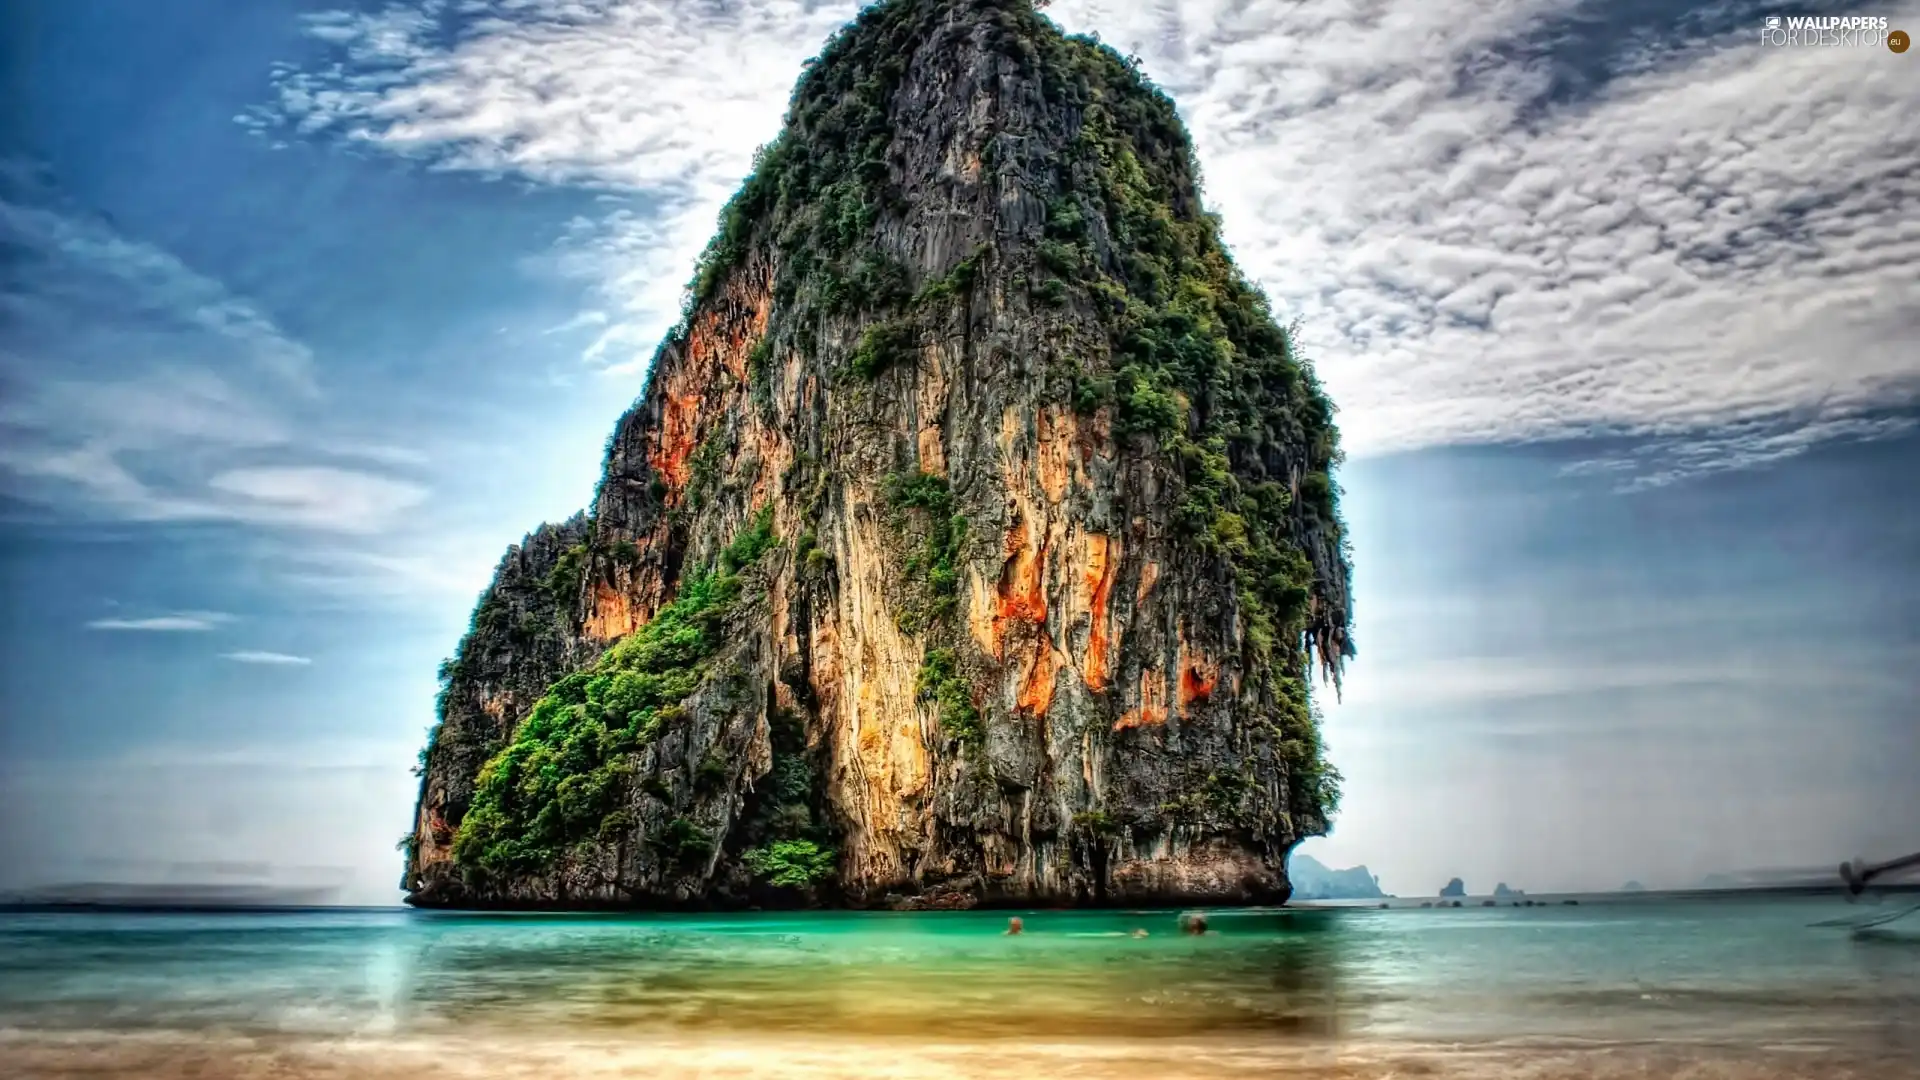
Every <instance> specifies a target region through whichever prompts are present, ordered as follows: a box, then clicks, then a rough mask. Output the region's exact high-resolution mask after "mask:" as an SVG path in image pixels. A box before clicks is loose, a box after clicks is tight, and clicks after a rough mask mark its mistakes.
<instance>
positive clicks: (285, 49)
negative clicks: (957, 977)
mask: <svg viewBox="0 0 1920 1080" xmlns="http://www.w3.org/2000/svg"><path fill="white" fill-rule="evenodd" d="M852 10H853V7H852V5H850V4H848V3H843V2H842V3H807V2H800V0H741V2H737V3H732V4H725V5H722V4H714V3H700V2H692V0H681V2H660V3H639V2H632V0H569V2H567V3H561V2H559V0H461V2H441V0H426V2H419V3H411V4H407V3H402V4H392V5H388V4H379V5H371V4H369V5H360V6H351V5H350V6H347V7H344V8H342V7H340V6H337V5H331V4H302V3H284V2H253V3H238V2H232V3H215V2H212V0H184V2H180V3H173V4H167V5H154V4H144V3H136V2H133V0H103V2H101V3H96V4H87V5H66V4H45V5H37V6H34V7H33V9H32V10H26V9H24V8H21V7H18V6H16V7H14V8H9V9H8V11H9V14H8V15H7V16H6V18H8V20H9V21H10V22H11V23H13V24H14V25H9V26H8V27H7V28H6V30H7V32H6V33H5V34H4V35H0V36H4V38H5V40H6V42H7V45H6V48H7V49H8V50H9V52H8V54H7V60H6V65H7V69H8V70H7V72H6V79H7V87H8V97H9V101H8V106H9V109H10V113H9V122H8V123H7V124H5V125H0V253H4V255H3V256H0V286H3V289H0V304H4V308H0V439H4V442H0V589H4V591H5V597H6V600H7V603H6V606H5V612H6V615H5V617H6V622H5V624H4V638H3V639H0V671H4V674H0V887H5V886H12V885H20V884H31V883H47V882H52V881H60V880H73V879H75V878H101V877H108V878H113V877H118V878H129V877H153V876H158V875H164V874H167V873H175V874H180V875H186V876H202V877H204V876H206V875H207V874H209V873H212V872H214V871H215V870H221V867H217V866H214V865H213V864H232V865H229V866H226V867H225V870H234V871H237V869H242V868H244V869H247V870H248V871H249V872H264V873H268V874H271V875H275V876H278V877H282V878H313V877H320V878H324V879H325V880H328V881H334V882H338V883H340V884H341V885H342V886H343V892H342V894H341V895H342V896H343V897H344V898H347V899H353V900H360V901H368V902H386V901H390V900H393V899H395V898H396V895H397V894H396V893H395V892H394V890H393V888H392V885H393V882H394V880H395V878H396V877H397V863H396V861H395V858H396V857H395V856H394V854H393V852H392V844H393V841H394V839H395V838H397V837H398V835H399V834H400V833H401V832H402V831H403V830H404V828H405V826H406V822H407V816H408V810H409V804H410V800H411V797H412V792H413V781H412V778H411V777H410V776H409V775H408V773H407V769H408V767H409V766H410V765H411V763H412V759H413V754H414V751H415V750H416V749H417V747H418V745H419V742H420V739H421V737H422V733H423V732H424V730H425V728H426V726H427V725H428V724H429V723H430V721H431V719H432V717H431V701H432V694H433V670H434V667H435V665H436V663H437V662H438V660H439V659H440V658H441V657H442V656H444V655H446V654H447V653H448V652H449V651H450V650H451V648H452V646H453V644H454V642H455V640H456V638H457V636H458V633H459V631H460V629H461V627H462V626H463V625H464V623H465V619H466V615H467V612H468V610H469V609H470V608H471V605H472V603H473V600H474V598H475V596H476V594H477V592H478V591H479V589H480V588H481V587H482V586H483V585H484V584H485V581H486V578H487V576H488V574H489V572H490V570H491V567H492V565H493V563H494V561H495V560H496V559H497V558H498V556H499V554H500V552H501V551H502V550H503V549H504V548H505V546H506V545H507V544H509V543H511V542H513V541H514V540H516V539H517V538H519V537H520V536H521V535H522V534H523V533H525V532H526V531H527V530H528V529H530V528H531V527H532V526H533V525H534V524H536V523H537V522H539V521H540V520H542V519H553V518H559V517H562V516H565V515H567V514H569V513H571V512H572V511H574V510H575V509H578V508H579V507H580V506H582V505H583V504H584V503H585V501H586V499H587V498H588V496H589V494H590V493H591V490H592V487H593V482H594V479H595V476H594V472H595V469H596V467H597V464H598V458H599V451H600V446H601V443H602V441H603V439H604V438H605V435H606V432H607V431H608V430H609V429H610V427H611V424H612V421H613V419H614V417H615V416H616V415H618V413H619V412H620V411H621V410H622V409H623V408H625V406H626V405H627V404H628V402H629V401H630V400H631V399H632V398H633V396H634V395H635V394H637V393H638V391H639V389H640V387H641V385H642V383H643V379H644V374H645V369H644V365H645V359H646V357H648V356H650V355H651V353H652V350H653V345H654V343H655V341H656V340H657V339H658V337H659V335H660V333H661V331H662V330H663V329H664V328H665V326H666V325H667V323H668V321H669V320H670V319H671V317H672V314H673V312H674V310H675V309H676V307H677V305H678V299H679V289H680V286H681V284H682V283H683V282H684V281H685V279H686V277H687V275H688V270H689V269H690V267H691V265H692V259H693V255H694V253H695V252H696V251H697V250H698V247H699V246H700V244H701V243H703V242H704V240H705V238H706V235H707V233H708V231H709V230H710V228H711V225H712V222H713V220H714V214H715V212H716V211H717V209H718V206H719V204H720V202H721V200H723V199H724V198H725V196H726V194H727V193H728V192H729V191H730V190H731V189H732V188H733V187H734V186H735V185H736V184H737V183H738V181H739V179H740V177H741V176H742V175H743V174H744V172H745V169H746V167H747V162H748V160H749V157H750V155H751V152H752V149H753V147H754V146H755V145H756V144H757V143H759V142H761V141H764V140H765V139H766V138H768V137H770V136H771V135H772V134H773V133H774V132H775V131H776V130H777V127H778V123H779V115H780V109H781V106H782V104H783V102H784V98H785V94H786V91H787V88H788V86H789V85H790V84H791V81H792V79H793V77H794V75H795V74H796V73H797V71H798V68H799V64H800V62H801V61H802V60H803V59H804V58H805V57H806V56H808V55H810V54H811V53H812V52H813V51H814V50H815V49H816V48H817V46H818V44H819V42H820V41H821V40H823V39H824V37H825V36H826V34H827V33H828V32H830V30H831V29H832V28H833V27H834V26H836V25H838V24H839V23H840V22H841V21H843V20H844V19H845V18H846V17H847V16H848V15H849V14H850V13H851V11H852ZM1049 10H1050V14H1052V15H1053V16H1054V17H1055V18H1056V19H1058V20H1059V21H1061V22H1062V23H1063V24H1064V25H1066V26H1068V27H1069V28H1071V29H1097V30H1098V31H1099V32H1100V33H1101V34H1102V36H1103V37H1104V38H1105V39H1106V40H1108V41H1111V42H1114V43H1116V44H1118V45H1120V46H1121V47H1122V48H1125V49H1127V50H1129V51H1133V52H1136V53H1138V54H1139V55H1140V56H1141V57H1142V58H1143V61H1144V62H1145V65H1146V68H1147V70H1148V71H1149V73H1151V74H1152V75H1153V76H1154V77H1155V78H1157V79H1158V80H1160V81H1161V82H1162V83H1163V84H1164V85H1166V86H1168V87H1169V88H1170V89H1171V90H1172V91H1173V92H1174V94H1175V95H1176V98H1177V100H1178V101H1179V103H1180V105H1181V108H1182V111H1183V113H1184V114H1185V115H1186V116H1187V118H1188V122H1189V125H1190V126H1191V127H1192V128H1193V131H1194V134H1195V138H1196V141H1197V143H1198V145H1199V148H1200V153H1201V160H1202V165H1203V167H1204V168H1205V170H1206V174H1207V180H1208V190H1209V194H1210V198H1211V200H1212V202H1213V203H1214V205H1215V206H1216V208H1218V209H1220V210H1221V211H1222V212H1223V213H1224V214H1225V215H1226V220H1227V234H1228V237H1229V239H1230V241H1231V242H1232V243H1233V244H1234V246H1235V249H1236V253H1237V255H1238V257H1239V259H1240V261H1241V263H1242V265H1243V266H1244V267H1245V268H1246V269H1247V270H1248V272H1249V273H1250V274H1252V275H1253V276H1254V277H1255V278H1256V279H1258V280H1259V281H1260V282H1261V283H1262V284H1263V285H1264V286H1265V287H1266V288H1267V289H1268V290H1269V292H1270V293H1271V295H1272V296H1273V297H1274V299H1275V303H1276V307H1277V308H1278V309H1279V310H1280V311H1282V312H1283V313H1285V314H1287V315H1289V316H1293V315H1297V316H1298V317H1299V318H1300V319H1301V320H1302V333H1303V335H1304V338H1305V340H1306V342H1307V343H1308V345H1309V347H1310V349H1311V350H1312V352H1313V353H1314V355H1315V356H1316V357H1318V360H1319V364H1320V370H1321V372H1322V375H1323V378H1324V379H1325V381H1326V383H1327V385H1328V386H1329V388H1330V390H1331V391H1332V393H1333V395H1334V397H1335V399H1336V401H1337V402H1338V404H1339V407H1340V409H1341V421H1342V426H1343V429H1344V430H1345V432H1346V435H1347V441H1348V446H1349V449H1350V453H1351V460H1350V462H1349V464H1348V465H1347V466H1346V468H1345V469H1344V471H1343V473H1342V476H1341V479H1342V482H1343V484H1344V485H1345V487H1346V489H1347V507H1348V514H1349V517H1350V521H1351V525H1352V528H1353V534H1354V543H1355V555H1356V562H1357V564H1358V578H1359V580H1358V613H1359V625H1358V640H1359V643H1360V648H1361V655H1360V658H1359V660H1358V661H1357V662H1356V663H1355V664H1354V665H1353V667H1352V669H1351V670H1350V673H1349V677H1348V680H1347V685H1346V693H1345V700H1344V701H1342V702H1340V703H1338V704H1337V705H1336V704H1332V703H1329V707H1328V710H1327V711H1328V717H1329V739H1330V742H1331V744H1332V748H1333V754H1334V758H1335V761H1336V763H1337V764H1338V765H1339V766H1340V767H1341V768H1342V770H1343V771H1344V772H1345V773H1346V775H1347V777H1348V785H1347V791H1348V796H1347V809H1346V810H1345V812H1344V813H1343V815H1342V817H1341V819H1340V821H1339V823H1338V825H1337V827H1336V830H1335V833H1334V835H1333V836H1332V837H1331V838H1329V839H1327V840H1324V841H1315V842H1314V843H1313V846H1312V847H1311V848H1310V849H1309V850H1313V851H1314V852H1315V853H1316V854H1317V855H1318V856H1319V857H1321V858H1322V859H1323V860H1324V861H1327V862H1330V863H1333V864H1336V865H1346V864H1349V863H1352V862H1360V861H1364V862H1367V863H1368V864H1369V865H1371V866H1372V867H1373V868H1374V869H1375V871H1376V872H1378V873H1380V875H1381V877H1382V880H1383V884H1384V885H1385V886H1386V887H1387V888H1388V889H1389V890H1392V891H1398V892H1402V893H1408V894H1412V893H1418V892H1426V891H1431V890H1432V889H1434V888H1436V887H1437V886H1438V885H1439V884H1440V883H1441V882H1443V881H1444V880H1445V878H1446V877H1449V876H1452V875H1454V874H1460V875H1463V876H1465V877H1466V878H1467V880H1468V884H1469V886H1477V887H1481V888H1490V887H1491V885H1492V884H1493V881H1494V880H1497V879H1500V880H1507V881H1510V882H1511V883H1513V884H1514V885H1516V886H1521V887H1527V888H1533V889H1548V888H1580V887H1601V888H1605V887H1611V886H1612V885H1616V884H1618V883H1619V882H1620V881H1622V880H1625V879H1626V878H1629V877H1633V878H1638V879H1640V880H1642V881H1645V882H1647V883H1648V884H1654V885H1658V884H1687V883H1691V882H1692V881H1694V880H1696V879H1698V878H1699V877H1700V876H1701V875H1703V874H1705V873H1708V872H1711V871H1715V870H1726V869H1741V868H1747V867H1759V866H1769V865H1806V864H1826V863H1829V862H1834V861H1837V860H1838V859H1839V858H1840V857H1842V856H1843V855H1848V854H1855V853H1865V854H1874V853H1876V852H1879V851H1883V850H1894V849H1900V850H1906V849H1907V848H1908V847H1910V846H1911V845H1913V844H1915V843H1916V842H1920V837H1916V835H1915V834H1914V832H1913V825H1912V823H1913V822H1916V821H1920V775H1916V774H1915V772H1914V770H1913V768H1912V763H1913V762H1915V761H1920V712H1917V711H1916V709H1915V702H1916V699H1917V698H1920V694H1917V693H1916V691H1920V685H1917V682H1920V677H1916V675H1915V674H1914V673H1915V672H1916V671H1920V517H1917V516H1916V513H1915V511H1914V510H1913V509H1912V506H1913V505H1914V497H1915V495H1916V494H1920V482H1916V481H1915V479H1914V477H1915V476H1916V475H1920V473H1916V466H1920V429H1916V428H1915V426H1914V424H1913V420H1914V418H1915V416H1916V415H1920V414H1916V412H1915V407H1916V405H1917V404H1920V400H1917V393H1916V390H1917V388H1920V224H1916V223H1920V215H1916V214H1915V213H1914V210H1915V208H1916V202H1920V167H1917V166H1920V135H1916V134H1915V133H1912V132H1908V131H1905V130H1904V129H1900V128H1898V127H1897V126H1891V125H1888V124H1884V123H1878V122H1871V121H1869V120H1866V119H1862V120H1861V121H1860V122H1857V123H1856V122H1851V121H1849V122H1846V123H1841V122H1838V121H1837V120H1836V118H1845V117H1854V118H1870V117H1875V116H1879V117H1885V116H1895V115H1901V114H1903V112H1904V113H1905V114H1909V115H1910V114H1911V113H1912V112H1914V111H1915V110H1916V109H1920V81H1916V80H1915V79H1914V78H1913V77H1912V75H1913V70H1912V69H1913V65H1914V63H1915V62H1916V61H1914V59H1913V56H1912V54H1909V55H1907V56H1905V57H1896V56H1893V55H1892V54H1890V53H1888V52H1886V51H1884V50H1873V49H1863V50H1845V49H1801V50H1795V51H1781V50H1772V51H1768V50H1764V49H1762V48H1761V47H1760V46H1759V45H1758V34H1757V28H1758V26H1759V25H1760V21H1761V19H1762V17H1763V16H1764V15H1765V14H1767V13H1770V12H1771V13H1784V12H1787V11H1788V10H1789V9H1788V8H1787V7H1785V6H1781V5H1766V4H1742V3H1717V4H1712V5H1680V6H1675V5H1665V4H1661V5H1650V4H1646V3H1630V2H1614V3H1592V2H1588V3H1571V4H1570V3H1557V2H1550V0H1513V2H1509V3H1505V4H1500V5H1484V4H1477V3H1476V4H1469V3H1465V2H1464V0H1445V2H1425V3H1413V2H1411V0H1408V2H1404V3H1392V2H1380V3H1370V4H1359V5H1355V4H1347V3H1332V2H1327V3H1322V2H1308V3H1300V4H1291V3H1290V4H1280V3H1275V2H1272V0H1241V2H1237V3H1226V2H1224V0H1211V2H1208V0H1189V2H1184V3H1174V2H1167V3H1159V4H1152V5H1140V4H1124V5H1123V4H1119V3H1096V2H1091V0H1081V2H1073V0H1059V2H1057V3H1055V4H1054V5H1053V6H1052V7H1051V8H1050V9H1049ZM1791 10H1792V12H1794V13H1803V12H1813V13H1818V12H1846V11H1849V10H1851V8H1849V7H1847V6H1845V5H1831V4H1828V5H1811V6H1803V7H1797V8H1792V9H1791ZM1874 11H1875V12H1876V13H1879V12H1886V13H1888V14H1891V15H1894V16H1896V18H1895V22H1896V23H1898V22H1899V19H1900V18H1907V19H1908V21H1909V22H1911V23H1912V24H1915V25H1920V7H1917V6H1916V5H1914V4H1911V3H1908V4H1904V5H1900V4H1896V5H1891V6H1890V7H1879V8H1875V9H1874ZM170 868H171V869H170ZM222 872H225V871H224V870H223V871H222Z"/></svg>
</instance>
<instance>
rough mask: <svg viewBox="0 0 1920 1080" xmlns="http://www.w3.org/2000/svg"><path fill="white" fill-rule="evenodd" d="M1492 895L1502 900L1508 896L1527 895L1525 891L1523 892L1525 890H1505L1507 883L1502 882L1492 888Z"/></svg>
mask: <svg viewBox="0 0 1920 1080" xmlns="http://www.w3.org/2000/svg"><path fill="white" fill-rule="evenodd" d="M1493 895H1495V896H1497V897H1500V898H1502V899H1504V898H1506V897H1509V896H1525V895H1527V890H1525V889H1509V888H1507V883H1506V882H1504V881H1503V882H1501V883H1500V884H1498V885H1495V886H1494V887H1493Z"/></svg>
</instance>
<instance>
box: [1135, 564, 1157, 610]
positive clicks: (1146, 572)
mask: <svg viewBox="0 0 1920 1080" xmlns="http://www.w3.org/2000/svg"><path fill="white" fill-rule="evenodd" d="M1159 580H1160V564H1159V563H1157V562H1151V561H1149V562H1148V563H1147V564H1146V565H1145V566H1142V567H1141V568H1140V587H1139V588H1137V589H1135V590H1134V593H1133V604H1134V606H1135V607H1145V606H1146V603H1147V594H1148V593H1150V592H1152V591H1153V586H1154V583H1155V582H1157V581H1159Z"/></svg>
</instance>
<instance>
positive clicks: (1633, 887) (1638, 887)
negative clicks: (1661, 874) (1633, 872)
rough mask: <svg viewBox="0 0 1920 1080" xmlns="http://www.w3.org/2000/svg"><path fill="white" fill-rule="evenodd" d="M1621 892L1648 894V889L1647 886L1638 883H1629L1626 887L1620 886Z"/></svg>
mask: <svg viewBox="0 0 1920 1080" xmlns="http://www.w3.org/2000/svg"><path fill="white" fill-rule="evenodd" d="M1620 891H1621V892H1646V891H1647V887H1646V886H1645V885H1642V884H1640V883H1639V882H1637V881H1629V882H1627V883H1626V884H1625V885H1622V886H1620Z"/></svg>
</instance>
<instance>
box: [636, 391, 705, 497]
mask: <svg viewBox="0 0 1920 1080" xmlns="http://www.w3.org/2000/svg"><path fill="white" fill-rule="evenodd" d="M664 397H665V399H666V400H665V404H664V406H663V407H662V409H661V411H660V438H659V439H658V441H656V442H655V443H654V445H653V447H652V448H651V450H649V452H648V453H647V463H648V464H650V465H652V466H653V472H654V475H656V476H658V477H660V478H661V479H662V480H665V481H666V482H667V487H668V489H669V492H670V494H669V495H668V499H669V501H672V502H675V503H677V502H678V500H679V498H680V493H681V490H682V489H683V488H685V487H686V486H687V472H688V469H689V466H688V461H689V460H691V459H692V457H693V452H694V450H695V449H696V448H698V447H699V445H700V433H699V422H700V395H699V394H674V393H667V394H665V395H664Z"/></svg>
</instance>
